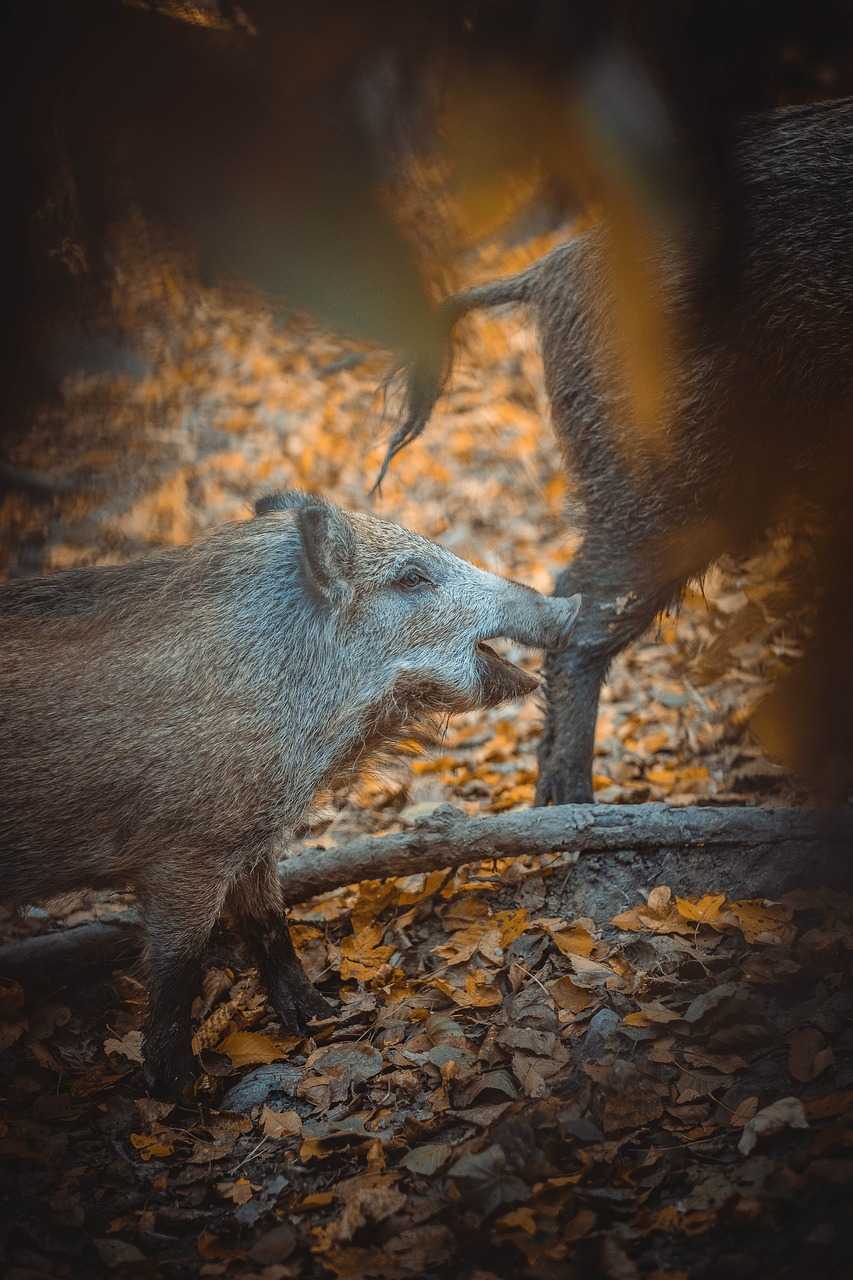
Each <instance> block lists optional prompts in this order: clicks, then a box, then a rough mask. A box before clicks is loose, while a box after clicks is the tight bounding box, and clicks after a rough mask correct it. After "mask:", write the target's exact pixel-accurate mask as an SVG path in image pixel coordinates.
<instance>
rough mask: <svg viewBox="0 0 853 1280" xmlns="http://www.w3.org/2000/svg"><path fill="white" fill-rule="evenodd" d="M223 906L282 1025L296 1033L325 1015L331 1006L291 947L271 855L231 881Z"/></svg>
mask: <svg viewBox="0 0 853 1280" xmlns="http://www.w3.org/2000/svg"><path fill="white" fill-rule="evenodd" d="M227 910H228V911H229V913H233V915H234V917H235V923H236V924H237V926H238V928H239V930H240V933H241V935H242V937H243V939H244V940H245V942H246V945H247V946H248V948H249V950H250V952H251V954H252V958H253V959H254V961H255V963H256V964H257V966H258V969H259V971H260V975H261V981H262V982H263V984H264V986H265V987H266V989H267V994H268V995H269V999H270V1004H271V1005H272V1007H273V1009H274V1010H275V1012H276V1015H277V1016H278V1019H279V1021H280V1022H281V1025H282V1027H283V1028H284V1029H285V1030H286V1031H296V1030H299V1029H300V1028H302V1027H303V1026H304V1025H305V1023H306V1022H307V1021H309V1019H311V1018H322V1017H328V1015H329V1014H330V1013H331V1012H332V1010H331V1007H330V1006H329V1004H328V1003H327V1002H326V1000H324V998H323V997H322V996H321V995H320V992H319V991H318V990H317V989H316V987H314V986H313V984H312V983H311V982H309V981H308V978H307V977H306V976H305V970H304V969H303V968H302V964H301V962H300V960H299V957H298V956H297V954H296V952H295V951H294V949H293V942H292V941H291V938H290V930H289V929H288V927H287V917H286V914H285V906H284V900H283V898H282V893H281V885H280V883H279V879H278V873H277V871H276V864H275V859H274V857H273V856H272V855H271V854H270V855H269V856H266V857H264V858H263V860H262V861H259V862H258V863H257V864H256V865H254V866H253V867H251V868H250V869H249V870H247V871H245V872H244V873H243V874H242V875H241V876H240V878H239V879H238V880H237V881H236V882H235V883H234V884H233V885H232V887H231V891H230V894H229V896H228V901H227Z"/></svg>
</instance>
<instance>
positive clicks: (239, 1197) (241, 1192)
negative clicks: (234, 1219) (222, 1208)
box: [216, 1178, 255, 1205]
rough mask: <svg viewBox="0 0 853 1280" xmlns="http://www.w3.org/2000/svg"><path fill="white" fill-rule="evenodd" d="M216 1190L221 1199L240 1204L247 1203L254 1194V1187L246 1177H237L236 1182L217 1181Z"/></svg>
mask: <svg viewBox="0 0 853 1280" xmlns="http://www.w3.org/2000/svg"><path fill="white" fill-rule="evenodd" d="M216 1190H217V1191H218V1192H219V1194H220V1195H221V1196H222V1198H223V1200H230V1201H231V1203H232V1204H236V1205H241V1204H248V1202H249V1201H250V1200H251V1198H252V1196H253V1195H254V1191H255V1188H253V1187H252V1184H251V1182H250V1181H249V1179H248V1178H238V1179H237V1181H236V1182H217V1184H216Z"/></svg>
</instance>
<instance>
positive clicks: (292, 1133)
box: [261, 1107, 302, 1138]
mask: <svg viewBox="0 0 853 1280" xmlns="http://www.w3.org/2000/svg"><path fill="white" fill-rule="evenodd" d="M261 1128H262V1129H263V1131H264V1136H265V1137H267V1138H299V1137H301V1136H302V1119H301V1117H300V1115H299V1113H298V1112H297V1111H273V1109H272V1107H264V1108H263V1110H262V1111H261Z"/></svg>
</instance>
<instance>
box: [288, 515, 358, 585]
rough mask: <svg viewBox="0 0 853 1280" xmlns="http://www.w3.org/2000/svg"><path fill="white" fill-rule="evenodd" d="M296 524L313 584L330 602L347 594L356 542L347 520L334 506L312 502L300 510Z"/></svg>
mask: <svg viewBox="0 0 853 1280" xmlns="http://www.w3.org/2000/svg"><path fill="white" fill-rule="evenodd" d="M296 523H297V526H298V528H299V532H300V534H301V536H302V550H303V552H304V553H305V565H306V569H307V570H308V573H309V574H310V577H311V582H312V585H313V586H314V587H315V588H316V589H317V590H318V591H319V592H320V593H321V594H322V595H324V596H326V597H327V598H329V599H340V598H341V597H342V596H344V595H346V594H347V593H348V591H349V579H350V576H351V574H352V568H353V559H354V552H355V539H354V537H353V531H352V526H351V525H350V522H349V520H348V519H347V517H346V516H345V514H344V513H343V511H339V510H338V508H337V507H333V506H329V505H327V504H326V503H325V502H322V503H320V502H316V501H315V502H314V503H310V504H306V505H305V506H303V507H301V508H300V509H299V511H298V513H297V516H296Z"/></svg>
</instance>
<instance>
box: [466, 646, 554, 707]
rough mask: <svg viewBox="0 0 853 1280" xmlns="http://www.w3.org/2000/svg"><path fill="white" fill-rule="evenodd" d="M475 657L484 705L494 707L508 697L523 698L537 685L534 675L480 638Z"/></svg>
mask: <svg viewBox="0 0 853 1280" xmlns="http://www.w3.org/2000/svg"><path fill="white" fill-rule="evenodd" d="M476 658H477V677H478V679H479V682H480V689H481V702H482V705H483V706H484V707H496V706H497V705H498V703H499V702H506V701H508V700H509V699H510V698H523V697H525V696H526V695H527V694H528V693H532V692H533V690H534V689H537V688H538V687H539V681H538V680H537V678H536V676H532V675H530V674H529V673H528V672H527V671H523V670H522V668H521V667H517V666H516V665H515V663H514V662H509V661H508V660H507V659H506V658H502V657H501V655H500V654H499V653H495V651H494V649H493V648H492V647H491V646H490V645H487V644H485V643H484V642H483V641H482V640H480V641H479V642H478V644H477V647H476Z"/></svg>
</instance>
